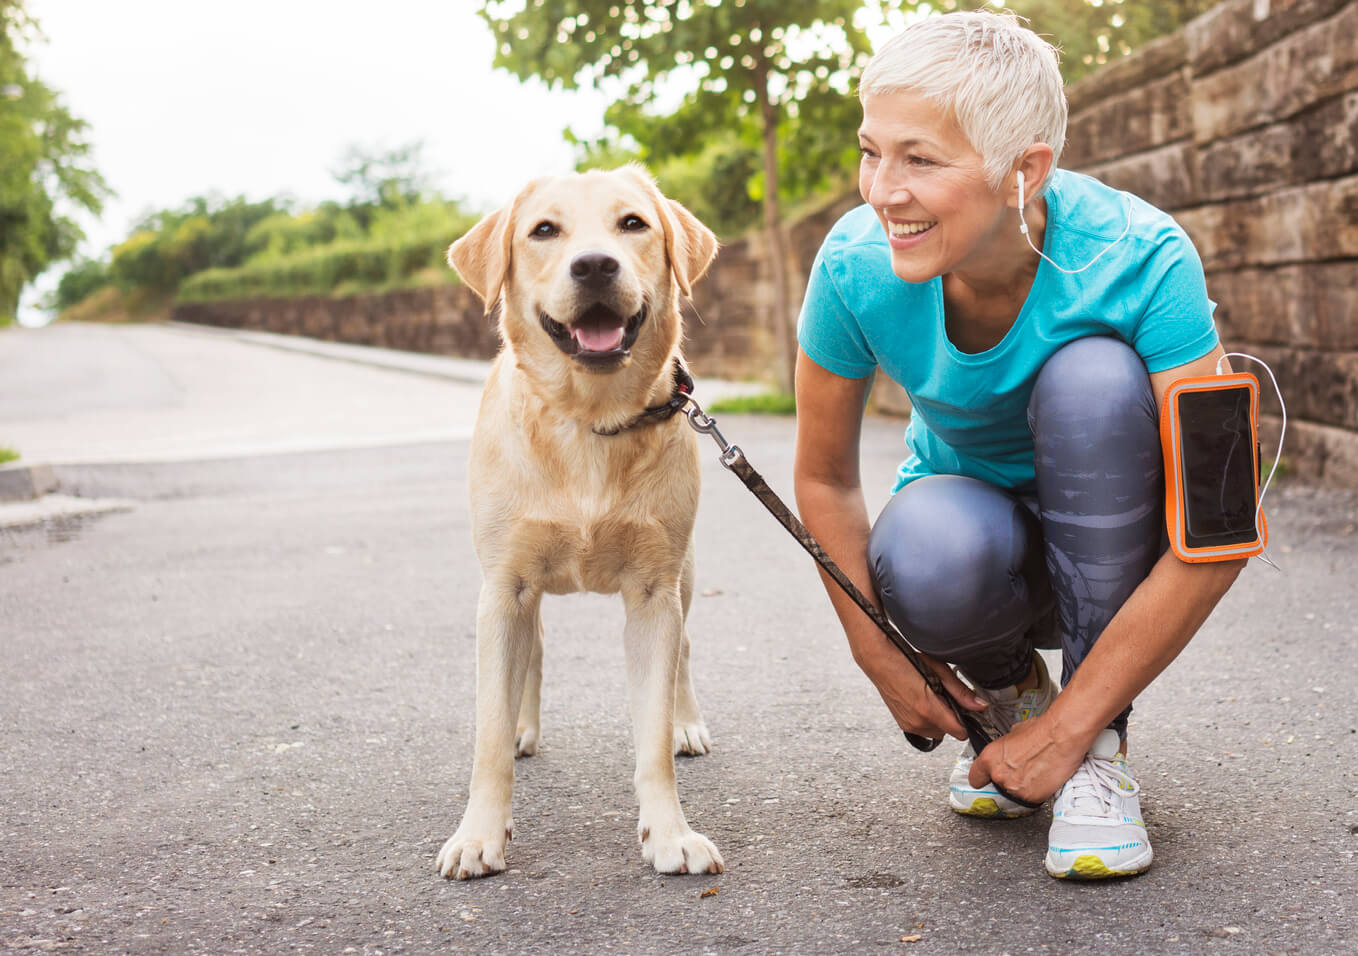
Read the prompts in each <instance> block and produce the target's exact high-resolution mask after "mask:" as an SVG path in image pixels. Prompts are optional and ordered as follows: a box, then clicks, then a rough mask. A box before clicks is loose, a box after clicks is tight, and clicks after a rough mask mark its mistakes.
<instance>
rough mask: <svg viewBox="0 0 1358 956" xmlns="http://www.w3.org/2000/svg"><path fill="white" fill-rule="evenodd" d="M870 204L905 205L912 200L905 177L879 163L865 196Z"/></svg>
mask: <svg viewBox="0 0 1358 956" xmlns="http://www.w3.org/2000/svg"><path fill="white" fill-rule="evenodd" d="M863 198H864V199H866V200H867V202H868V205H870V206H878V207H884V206H904V205H907V204H908V203H909V202H910V198H911V197H910V189H909V186H908V185H907V184H906V182H905V179H904V177H902V176H899V175H895V174H894V173H893V172H892V171H891V170H890V169H889V168H888V167H886V166H885V165H878V167H877V169H876V170H874V171H873V173H872V179H871V181H870V182H869V183H868V189H867V193H866V195H864V197H863Z"/></svg>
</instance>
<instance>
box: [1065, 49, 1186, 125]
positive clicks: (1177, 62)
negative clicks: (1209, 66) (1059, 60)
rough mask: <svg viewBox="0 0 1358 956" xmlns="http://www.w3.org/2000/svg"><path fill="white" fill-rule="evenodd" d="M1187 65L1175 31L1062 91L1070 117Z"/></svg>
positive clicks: (1183, 50)
mask: <svg viewBox="0 0 1358 956" xmlns="http://www.w3.org/2000/svg"><path fill="white" fill-rule="evenodd" d="M1187 62H1188V43H1187V39H1186V37H1185V36H1184V32H1183V31H1182V30H1179V31H1177V32H1175V33H1171V34H1170V35H1169V36H1163V37H1158V38H1157V39H1155V40H1152V41H1151V42H1150V43H1147V44H1146V45H1145V46H1143V47H1141V49H1139V50H1134V51H1133V52H1132V53H1131V54H1129V55H1127V56H1124V57H1120V58H1118V59H1116V60H1114V61H1113V62H1111V63H1109V64H1108V65H1107V66H1105V67H1104V68H1103V69H1101V70H1099V71H1097V72H1095V73H1093V74H1091V75H1090V76H1087V77H1085V78H1084V79H1083V80H1081V81H1080V82H1079V83H1077V84H1075V85H1074V86H1072V87H1071V88H1070V89H1068V90H1067V91H1066V102H1067V103H1068V104H1069V109H1070V114H1071V115H1072V116H1074V115H1075V114H1076V113H1079V112H1081V111H1083V110H1085V109H1087V108H1088V107H1090V106H1093V105H1096V104H1099V103H1102V102H1104V101H1105V100H1109V99H1111V98H1113V97H1115V96H1117V95H1118V94H1120V93H1122V92H1124V91H1126V90H1130V89H1133V88H1135V87H1138V86H1144V85H1146V84H1148V83H1150V82H1152V81H1154V80H1158V79H1160V78H1161V77H1163V76H1166V75H1167V74H1170V73H1174V72H1177V71H1178V70H1180V69H1182V68H1183V67H1184V66H1185V65H1186V64H1187Z"/></svg>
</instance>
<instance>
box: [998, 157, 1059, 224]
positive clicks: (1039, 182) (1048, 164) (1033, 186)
mask: <svg viewBox="0 0 1358 956" xmlns="http://www.w3.org/2000/svg"><path fill="white" fill-rule="evenodd" d="M1053 158H1054V157H1053V153H1052V148H1051V147H1050V146H1048V145H1047V144H1046V143H1034V144H1033V145H1032V146H1029V147H1028V148H1027V149H1025V150H1024V151H1023V155H1022V156H1020V157H1019V161H1018V163H1016V164H1015V166H1014V173H1013V175H1012V176H1011V177H1010V196H1009V198H1008V202H1009V205H1010V206H1013V207H1014V208H1015V209H1018V208H1020V207H1021V206H1022V205H1023V204H1024V203H1028V202H1031V201H1032V200H1033V197H1035V196H1038V195H1040V194H1041V192H1042V189H1043V187H1044V186H1046V185H1047V180H1048V179H1049V178H1051V174H1052V171H1053V169H1054V167H1053V165H1052V159H1053ZM1019 173H1022V174H1023V189H1022V195H1020V194H1019V193H1020V190H1019Z"/></svg>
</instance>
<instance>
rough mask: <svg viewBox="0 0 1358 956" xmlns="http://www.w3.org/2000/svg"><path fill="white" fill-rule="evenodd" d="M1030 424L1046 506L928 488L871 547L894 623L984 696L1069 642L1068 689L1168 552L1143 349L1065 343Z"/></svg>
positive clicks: (947, 487) (931, 480)
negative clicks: (1043, 652)
mask: <svg viewBox="0 0 1358 956" xmlns="http://www.w3.org/2000/svg"><path fill="white" fill-rule="evenodd" d="M1028 424H1029V426H1030V427H1031V428H1032V431H1033V438H1034V443H1035V446H1036V455H1035V464H1036V469H1037V493H1036V495H1035V496H1034V495H1032V494H1019V493H1014V492H1010V491H1006V490H1003V489H1000V488H997V487H994V486H992V485H989V484H986V483H985V482H983V481H978V480H977V479H974V478H963V477H960V476H956V475H936V476H932V477H927V478H920V479H917V480H916V481H913V482H911V483H910V484H908V485H906V486H905V487H904V488H903V489H901V491H900V492H898V493H897V494H896V495H895V496H893V497H892V499H891V501H890V502H888V504H887V506H886V507H885V508H884V509H883V510H882V513H881V515H880V516H879V517H878V518H877V522H876V524H875V525H874V526H873V528H872V535H871V537H870V539H869V543H868V560H869V566H870V567H871V569H872V573H873V575H874V578H875V582H876V585H877V590H878V593H880V594H881V596H882V601H883V603H884V605H885V607H886V611H887V614H888V615H889V616H890V617H891V619H892V620H893V621H894V622H895V623H896V624H897V625H898V626H899V627H900V628H901V630H902V631H903V632H904V633H905V635H906V637H908V638H909V639H910V641H911V643H912V644H914V645H915V646H916V647H917V648H919V649H920V650H921V651H924V652H925V653H927V654H931V655H933V656H935V657H938V658H941V659H942V660H945V661H948V662H949V663H951V664H954V665H956V666H957V667H958V668H959V669H960V670H961V671H962V672H963V673H964V674H965V675H966V676H967V677H968V678H969V679H970V680H972V681H973V682H974V683H976V684H978V685H979V686H981V687H992V688H994V687H1004V686H1007V685H1010V684H1014V683H1016V682H1017V681H1019V680H1020V679H1022V678H1023V677H1024V675H1026V674H1027V672H1028V668H1029V665H1030V662H1031V657H1032V651H1033V649H1034V648H1035V647H1057V646H1059V647H1060V648H1061V658H1062V675H1061V680H1062V683H1063V684H1064V683H1065V682H1067V681H1069V680H1070V677H1071V675H1072V674H1073V673H1074V672H1075V668H1077V667H1079V666H1080V662H1081V661H1083V660H1084V658H1085V656H1086V655H1087V654H1088V653H1089V650H1090V648H1092V647H1093V646H1094V642H1095V641H1096V640H1098V637H1099V635H1100V634H1102V633H1103V629H1104V628H1105V627H1106V626H1107V625H1108V622H1109V621H1110V620H1112V618H1113V615H1114V614H1116V613H1117V611H1118V609H1119V608H1121V607H1122V605H1123V603H1124V602H1126V600H1127V598H1128V597H1129V596H1130V595H1131V593H1132V592H1133V591H1134V590H1136V587H1137V586H1138V585H1139V584H1140V583H1141V582H1142V581H1143V580H1144V579H1145V578H1146V576H1147V575H1148V574H1150V570H1151V567H1152V566H1153V565H1154V564H1155V562H1156V561H1157V560H1158V558H1159V556H1160V554H1161V552H1162V550H1163V545H1162V537H1163V534H1162V529H1163V516H1162V511H1163V507H1164V484H1163V457H1162V452H1161V448H1160V435H1159V425H1158V413H1157V411H1156V403H1155V397H1154V395H1153V394H1152V393H1151V387H1150V380H1149V378H1148V376H1147V374H1146V367H1145V365H1144V364H1143V363H1142V361H1141V358H1140V357H1139V356H1138V355H1137V354H1136V352H1134V351H1133V350H1132V349H1131V348H1129V347H1128V346H1127V345H1125V344H1123V343H1122V342H1120V341H1118V340H1117V339H1112V338H1101V337H1100V338H1085V339H1079V340H1077V341H1075V342H1072V343H1071V344H1069V345H1067V346H1065V347H1063V348H1062V349H1061V350H1060V351H1058V352H1057V353H1056V354H1055V355H1053V356H1052V357H1051V358H1050V359H1048V361H1047V363H1046V365H1044V366H1043V368H1042V371H1041V372H1040V373H1039V374H1038V378H1037V382H1036V384H1035V385H1034V387H1033V394H1032V398H1031V399H1030V400H1029V403H1028ZM1130 712H1131V708H1130V707H1128V708H1127V710H1126V711H1125V712H1124V713H1123V714H1122V715H1120V716H1119V717H1118V718H1117V720H1116V721H1115V722H1114V724H1113V726H1114V727H1115V728H1116V729H1117V730H1118V731H1119V732H1120V733H1124V734H1125V731H1126V722H1127V715H1128V714H1129V713H1130Z"/></svg>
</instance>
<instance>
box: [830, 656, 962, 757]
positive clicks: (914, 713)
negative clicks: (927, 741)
mask: <svg viewBox="0 0 1358 956" xmlns="http://www.w3.org/2000/svg"><path fill="white" fill-rule="evenodd" d="M883 643H885V639H883ZM921 656H923V655H921ZM855 657H856V658H858V662H859V666H860V667H861V668H862V669H863V673H865V674H867V675H868V679H869V680H871V681H872V683H873V684H874V685H875V686H876V687H877V693H879V694H881V695H882V700H883V701H884V702H885V703H886V706H887V709H888V710H889V711H891V716H892V717H894V718H895V720H896V723H897V724H898V725H899V726H900V728H901V730H903V731H905V732H906V733H910V734H919V735H920V736H921V737H929V738H931V739H938V738H940V737H943V736H944V735H947V736H951V737H957V738H958V739H960V740H966V739H967V732H966V729H965V728H963V726H962V724H961V722H960V721H959V720H958V719H957V717H956V715H954V714H953V712H952V708H951V707H949V706H948V702H947V701H945V700H940V699H939V697H938V695H937V694H935V693H934V692H933V691H931V690H930V689H929V686H928V685H927V684H925V683H924V678H923V677H921V676H920V675H919V672H918V671H916V670H915V668H914V667H912V666H911V664H910V662H909V661H907V660H906V659H905V655H904V654H902V653H901V652H900V651H898V650H897V649H896V648H895V647H893V646H890V645H886V646H885V647H883V648H882V649H881V650H880V651H879V653H877V654H875V655H873V656H872V657H871V658H868V657H867V656H866V655H859V654H855ZM923 659H924V662H925V663H926V664H927V665H928V666H929V668H930V669H931V670H932V671H933V672H934V673H935V674H937V675H938V677H939V679H940V680H941V681H942V682H943V686H944V688H945V689H946V690H947V691H948V693H949V694H950V695H952V698H953V699H954V700H956V701H957V702H958V703H959V704H960V705H961V706H962V707H963V708H965V709H967V710H970V711H982V710H985V709H986V707H987V706H988V705H987V704H986V702H985V701H983V700H982V699H981V698H979V697H977V696H976V695H975V694H973V693H972V692H971V690H970V689H969V688H968V687H967V685H966V684H964V683H962V681H961V680H960V679H959V678H958V677H957V675H956V674H954V673H953V670H952V668H951V667H949V666H948V665H947V664H944V663H943V662H942V661H937V660H934V659H933V658H931V657H924V658H923Z"/></svg>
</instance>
